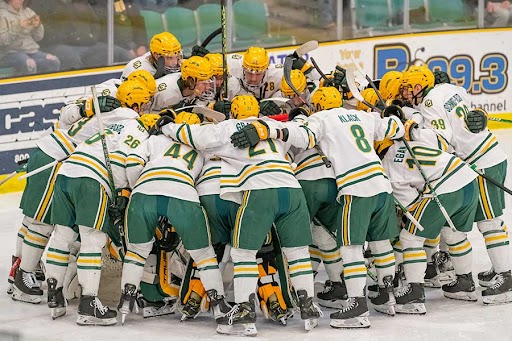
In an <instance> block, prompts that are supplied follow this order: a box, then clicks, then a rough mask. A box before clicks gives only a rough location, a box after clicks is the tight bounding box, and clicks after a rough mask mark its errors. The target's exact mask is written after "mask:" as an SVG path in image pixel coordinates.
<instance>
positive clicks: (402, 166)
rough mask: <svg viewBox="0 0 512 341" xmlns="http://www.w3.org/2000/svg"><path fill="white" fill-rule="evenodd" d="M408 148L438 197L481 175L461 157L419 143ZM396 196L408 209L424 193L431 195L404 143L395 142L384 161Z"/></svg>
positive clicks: (413, 142)
mask: <svg viewBox="0 0 512 341" xmlns="http://www.w3.org/2000/svg"><path fill="white" fill-rule="evenodd" d="M409 145H410V147H411V149H412V151H413V152H414V155H415V156H416V158H417V159H418V162H419V163H420V165H421V166H422V167H421V169H422V170H423V173H424V174H425V176H426V178H427V179H428V180H429V181H430V184H431V186H432V188H433V189H434V191H435V193H436V194H437V195H439V194H444V193H452V192H455V191H457V190H459V189H461V188H463V187H464V186H466V185H467V184H468V183H470V182H471V181H473V180H474V179H475V178H476V177H477V176H478V175H477V174H476V172H474V171H473V170H472V169H471V168H470V167H469V166H467V165H466V164H465V163H464V162H463V161H462V160H461V159H460V158H458V157H457V156H455V155H452V154H449V153H447V152H444V151H442V150H439V149H435V148H432V147H430V146H429V145H428V144H425V143H423V142H420V141H412V142H409ZM382 165H383V166H384V169H385V170H386V173H387V174H388V176H389V180H390V181H391V185H392V187H393V195H394V196H395V198H396V199H397V200H398V201H399V202H400V203H401V204H402V205H403V206H405V207H410V206H412V205H414V204H415V203H416V202H417V200H418V199H419V198H420V195H422V194H430V193H431V191H430V190H429V189H428V188H427V185H426V182H425V180H424V179H423V176H422V175H421V173H420V171H419V170H418V168H417V167H416V165H415V163H414V161H413V159H412V157H411V154H410V153H409V151H408V150H407V148H406V147H405V145H404V143H403V142H402V141H394V144H393V145H392V146H391V147H389V149H388V152H387V154H386V155H385V156H384V158H383V159H382Z"/></svg>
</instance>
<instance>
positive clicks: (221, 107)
mask: <svg viewBox="0 0 512 341" xmlns="http://www.w3.org/2000/svg"><path fill="white" fill-rule="evenodd" d="M211 109H213V110H215V111H218V112H221V113H223V114H224V115H226V119H228V118H229V114H230V113H231V102H230V101H227V100H222V101H217V102H215V103H214V104H213V108H211Z"/></svg>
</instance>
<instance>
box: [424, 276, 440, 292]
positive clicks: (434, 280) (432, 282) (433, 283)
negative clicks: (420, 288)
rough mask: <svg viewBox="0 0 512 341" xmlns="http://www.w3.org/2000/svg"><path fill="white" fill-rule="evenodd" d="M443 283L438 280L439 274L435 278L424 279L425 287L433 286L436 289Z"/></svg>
mask: <svg viewBox="0 0 512 341" xmlns="http://www.w3.org/2000/svg"><path fill="white" fill-rule="evenodd" d="M442 285H443V284H442V283H441V281H440V280H439V276H438V277H437V278H431V279H425V287H426V288H435V289H438V288H440V287H441V286H442Z"/></svg>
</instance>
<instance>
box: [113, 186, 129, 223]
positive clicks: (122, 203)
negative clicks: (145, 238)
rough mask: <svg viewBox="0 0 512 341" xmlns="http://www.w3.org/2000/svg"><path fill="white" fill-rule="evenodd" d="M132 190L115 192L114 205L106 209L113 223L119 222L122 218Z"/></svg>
mask: <svg viewBox="0 0 512 341" xmlns="http://www.w3.org/2000/svg"><path fill="white" fill-rule="evenodd" d="M131 193H132V190H131V189H130V188H119V189H117V190H116V196H115V199H114V200H115V204H114V205H111V206H110V207H109V209H108V211H109V214H110V217H111V218H112V220H113V221H116V220H121V219H122V218H123V217H124V212H125V211H126V206H128V201H130V194H131Z"/></svg>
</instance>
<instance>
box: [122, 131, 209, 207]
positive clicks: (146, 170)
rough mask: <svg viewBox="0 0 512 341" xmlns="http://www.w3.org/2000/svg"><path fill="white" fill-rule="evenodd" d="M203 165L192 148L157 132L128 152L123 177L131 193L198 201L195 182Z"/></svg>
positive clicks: (200, 157)
mask: <svg viewBox="0 0 512 341" xmlns="http://www.w3.org/2000/svg"><path fill="white" fill-rule="evenodd" d="M202 166H203V158H202V156H201V155H199V153H198V152H197V151H195V150H194V149H193V148H192V147H190V146H188V145H185V144H182V143H179V142H176V141H174V140H172V139H171V138H169V137H167V136H165V135H157V136H151V137H150V138H149V139H147V140H145V141H143V142H141V144H140V146H138V147H137V148H136V149H135V150H133V151H132V153H130V154H129V155H128V157H127V159H126V176H127V179H128V183H129V184H130V187H131V188H132V189H133V191H132V193H142V194H147V195H162V196H166V197H172V198H177V199H182V200H187V201H193V202H199V195H198V194H197V191H196V189H195V188H194V184H195V179H196V178H197V177H198V175H199V173H200V172H201V168H202Z"/></svg>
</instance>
